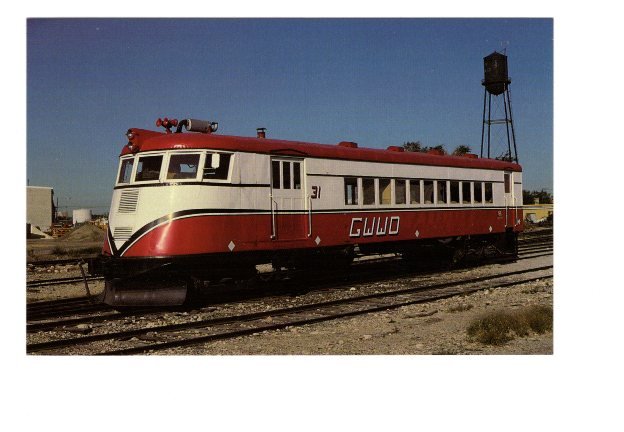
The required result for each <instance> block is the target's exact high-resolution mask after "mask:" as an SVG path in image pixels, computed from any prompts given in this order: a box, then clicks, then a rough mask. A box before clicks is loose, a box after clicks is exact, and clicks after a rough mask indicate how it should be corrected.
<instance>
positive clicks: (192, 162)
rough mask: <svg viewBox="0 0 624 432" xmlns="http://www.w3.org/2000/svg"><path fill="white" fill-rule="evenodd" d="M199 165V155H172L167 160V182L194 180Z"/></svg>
mask: <svg viewBox="0 0 624 432" xmlns="http://www.w3.org/2000/svg"><path fill="white" fill-rule="evenodd" d="M198 165H199V154H173V155H171V157H170V158H169V167H168V168H167V180H171V179H195V178H197V168H198Z"/></svg>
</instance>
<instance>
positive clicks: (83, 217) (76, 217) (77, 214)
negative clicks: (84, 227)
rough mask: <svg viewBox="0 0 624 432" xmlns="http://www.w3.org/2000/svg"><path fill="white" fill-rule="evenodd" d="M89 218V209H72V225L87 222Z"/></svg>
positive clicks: (90, 216)
mask: <svg viewBox="0 0 624 432" xmlns="http://www.w3.org/2000/svg"><path fill="white" fill-rule="evenodd" d="M91 219H92V215H91V210H90V209H76V210H74V211H73V223H74V225H76V224H81V223H85V222H89V221H90V220H91Z"/></svg>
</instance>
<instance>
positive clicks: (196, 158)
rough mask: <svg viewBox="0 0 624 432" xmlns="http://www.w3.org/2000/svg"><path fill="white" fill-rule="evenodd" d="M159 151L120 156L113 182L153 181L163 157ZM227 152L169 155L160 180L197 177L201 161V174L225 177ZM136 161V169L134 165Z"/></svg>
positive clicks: (158, 173)
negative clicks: (134, 155)
mask: <svg viewBox="0 0 624 432" xmlns="http://www.w3.org/2000/svg"><path fill="white" fill-rule="evenodd" d="M164 156H165V155H163V154H158V155H145V156H139V157H138V160H137V158H135V157H130V158H124V159H122V160H121V166H120V168H119V176H118V178H117V183H130V181H131V180H132V179H133V176H132V174H133V172H134V181H135V182H144V181H154V180H159V179H160V174H161V170H162V168H163V165H164V164H163V161H164ZM231 156H232V155H231V154H229V153H203V154H202V153H181V154H171V155H169V161H168V164H167V171H166V172H165V173H164V180H197V174H198V169H199V167H200V165H202V162H203V168H202V175H201V178H202V179H204V180H226V179H227V178H228V173H229V169H230V158H231ZM135 163H136V165H137V166H136V170H135V168H134V165H135Z"/></svg>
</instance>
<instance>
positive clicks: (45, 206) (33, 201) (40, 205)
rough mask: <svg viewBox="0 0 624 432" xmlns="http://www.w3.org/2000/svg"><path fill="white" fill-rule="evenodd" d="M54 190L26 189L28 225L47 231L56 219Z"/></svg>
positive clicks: (30, 187)
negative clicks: (54, 218)
mask: <svg viewBox="0 0 624 432" xmlns="http://www.w3.org/2000/svg"><path fill="white" fill-rule="evenodd" d="M53 198H54V190H53V189H52V188H51V187H42V186H27V187H26V223H29V224H31V225H32V226H36V227H39V229H40V230H41V231H47V230H49V229H50V226H52V221H53V217H54V202H53Z"/></svg>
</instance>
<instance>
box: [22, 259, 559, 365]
mask: <svg viewBox="0 0 624 432" xmlns="http://www.w3.org/2000/svg"><path fill="white" fill-rule="evenodd" d="M551 269H552V266H541V267H536V268H531V269H528V270H519V271H514V272H507V273H503V274H497V275H489V276H480V277H476V278H470V279H460V280H455V281H451V282H443V283H421V284H419V285H418V286H414V287H410V288H400V289H390V290H387V291H385V292H381V293H374V294H366V295H353V296H349V297H348V298H343V299H339V300H332V301H321V302H315V303H310V304H305V305H301V306H294V307H287V308H277V309H273V310H268V311H262V312H255V313H250V314H242V315H232V316H225V317H220V318H209V319H202V320H195V321H189V322H185V323H181V324H170V325H161V326H154V327H150V328H140V329H132V330H125V331H119V332H111V333H103V334H96V335H90V336H82V337H77V338H66V339H61V340H55V341H49V342H42V343H34V344H29V345H28V346H27V352H28V353H35V352H50V351H52V353H55V351H54V350H59V349H62V348H76V347H81V348H82V349H86V350H87V351H88V352H87V353H88V354H106V355H119V354H124V355H127V354H138V353H144V352H149V351H156V350H163V349H170V348H175V347H182V346H190V345H196V344H202V343H207V342H211V341H214V340H219V339H228V338H235V337H239V336H244V335H249V334H253V333H259V332H263V331H268V330H277V329H283V328H286V327H293V326H302V325H306V324H312V323H316V322H321V321H330V320H335V319H340V318H345V317H349V316H356V315H364V314H369V313H373V312H378V311H381V310H389V309H396V308H398V307H402V306H407V305H411V304H416V303H424V302H430V301H433V300H439V299H442V298H448V297H452V296H455V295H458V294H468V293H471V292H474V291H478V290H483V289H493V288H501V287H506V286H512V285H517V284H521V283H526V282H530V281H534V280H537V279H544V278H550V277H552V275H551V274H543V272H544V271H549V270H551ZM517 276H523V279H520V280H518V279H514V280H511V279H510V278H513V277H517ZM197 332H200V333H201V334H202V336H197ZM149 340H151V341H155V342H153V343H150V342H147V343H146V341H149ZM104 341H113V342H115V343H116V344H121V343H127V341H130V343H134V345H135V346H131V347H126V348H120V349H112V350H111V349H107V348H103V347H101V346H98V343H99V342H104ZM123 341H126V342H123ZM133 341H134V342H133ZM137 341H138V346H137V343H136V342H137ZM81 353H85V352H81Z"/></svg>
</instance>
